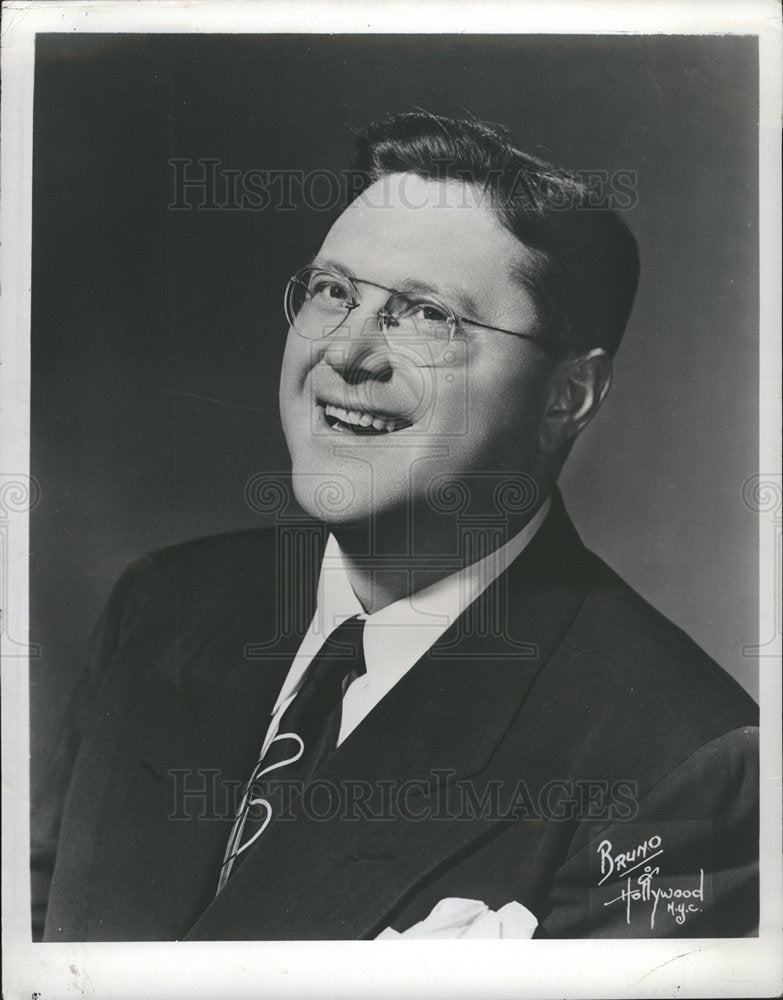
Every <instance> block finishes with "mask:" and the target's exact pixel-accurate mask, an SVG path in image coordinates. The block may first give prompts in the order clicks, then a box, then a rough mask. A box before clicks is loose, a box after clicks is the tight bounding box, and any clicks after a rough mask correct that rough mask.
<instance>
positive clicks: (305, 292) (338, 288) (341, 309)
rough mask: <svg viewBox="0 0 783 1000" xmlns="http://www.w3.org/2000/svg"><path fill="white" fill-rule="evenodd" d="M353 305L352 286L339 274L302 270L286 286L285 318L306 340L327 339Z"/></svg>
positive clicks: (306, 268)
mask: <svg viewBox="0 0 783 1000" xmlns="http://www.w3.org/2000/svg"><path fill="white" fill-rule="evenodd" d="M354 305H355V297H354V290H353V286H352V285H351V283H350V281H348V279H347V278H345V277H344V276H343V275H341V274H337V273H335V272H333V271H325V270H323V269H321V268H315V267H305V268H303V269H302V270H301V271H298V272H297V273H296V274H295V275H294V276H293V278H291V279H290V281H289V282H288V288H287V290H286V300H285V306H286V317H287V319H288V322H289V323H290V324H291V326H293V328H294V329H295V330H296V332H297V333H299V334H301V335H302V336H303V337H307V338H308V339H309V340H318V339H320V338H321V337H327V336H328V335H329V334H330V333H332V331H333V330H336V329H337V327H338V326H339V325H340V324H341V323H342V322H343V321H344V320H345V317H346V316H347V315H348V313H349V312H350V311H351V309H352V308H353V307H354Z"/></svg>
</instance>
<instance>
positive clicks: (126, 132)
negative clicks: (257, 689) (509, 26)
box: [31, 35, 758, 775]
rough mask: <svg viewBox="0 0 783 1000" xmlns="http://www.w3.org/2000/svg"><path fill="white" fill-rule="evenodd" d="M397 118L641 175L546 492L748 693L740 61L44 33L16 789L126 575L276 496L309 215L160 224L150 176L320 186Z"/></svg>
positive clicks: (750, 116)
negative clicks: (25, 699)
mask: <svg viewBox="0 0 783 1000" xmlns="http://www.w3.org/2000/svg"><path fill="white" fill-rule="evenodd" d="M414 107H420V108H423V109H425V110H428V111H432V112H435V113H440V114H446V115H453V116H465V115H469V116H475V117H476V118H478V119H480V120H484V121H490V122H500V123H503V124H505V125H506V126H508V127H509V128H510V129H511V130H512V132H513V134H514V137H515V139H516V142H517V144H518V145H519V146H520V147H521V148H523V149H526V150H527V151H529V152H533V153H535V154H537V155H539V156H541V157H542V158H545V159H549V160H551V161H553V162H555V163H556V164H558V165H561V166H566V167H570V168H572V169H575V170H594V169H602V170H607V171H609V172H612V171H616V170H632V171H635V172H636V174H637V178H638V181H637V191H638V203H637V204H636V206H635V208H633V210H631V211H628V212H627V216H626V217H627V219H628V222H629V224H630V226H631V227H632V229H633V230H634V232H635V233H636V235H637V237H638V239H639V243H640V246H641V253H642V280H641V286H640V290H639V296H638V299H637V304H636V307H635V310H634V313H633V315H632V318H631V324H630V327H629V330H628V333H627V335H626V341H625V343H624V345H623V347H622V348H621V350H620V354H619V356H618V358H617V362H616V366H615V383H614V388H613V390H612V393H611V394H610V396H609V399H608V401H607V403H606V405H605V406H604V409H603V411H602V412H601V413H600V414H599V416H598V418H597V419H596V421H595V422H594V424H593V425H592V426H591V428H590V429H589V430H588V431H587V433H586V434H585V436H584V439H583V440H582V441H581V442H580V443H579V445H578V446H577V448H576V450H575V452H574V454H573V455H572V457H571V458H570V460H569V464H568V467H567V471H566V473H565V475H564V479H563V490H564V494H565V497H566V501H567V503H568V505H569V509H570V511H571V514H572V517H573V518H574V520H575V522H576V524H577V527H578V528H579V529H580V531H581V533H582V536H583V538H584V539H585V541H586V542H587V543H588V544H589V545H590V546H591V547H593V548H595V549H596V550H597V551H598V552H599V553H600V554H601V555H603V556H604V558H606V559H607V561H608V562H610V563H611V564H612V565H613V566H614V567H615V568H616V569H617V570H618V571H619V572H620V573H621V574H622V575H623V576H624V577H625V578H626V579H627V580H628V582H629V583H631V584H632V585H633V586H635V587H636V588H637V589H638V590H640V591H641V593H642V594H643V595H644V596H645V597H647V598H648V600H650V601H651V602H652V603H653V604H654V605H656V606H657V607H658V608H659V609H661V610H662V611H663V612H664V613H665V614H666V615H668V616H669V617H670V618H672V619H673V620H674V621H675V622H677V623H678V624H679V625H681V626H682V627H684V628H685V629H686V630H687V631H688V632H689V633H690V634H691V635H692V636H693V637H694V638H695V639H696V641H697V642H699V643H700V644H701V645H702V646H703V647H704V648H705V649H706V650H707V651H708V652H709V653H711V654H712V655H713V656H714V657H715V658H716V659H718V660H719V661H720V662H721V663H722V664H723V665H724V666H725V667H726V668H727V669H728V670H729V671H730V672H731V673H733V674H734V675H735V676H736V677H737V678H738V679H739V680H740V681H741V683H743V684H744V685H745V686H746V687H748V688H749V689H750V690H751V691H752V692H754V693H755V690H756V662H755V661H754V660H752V659H749V658H747V657H743V655H742V647H743V646H744V645H747V644H753V643H755V642H756V641H757V604H758V597H757V556H756V544H757V539H756V514H755V512H754V511H752V510H749V509H748V508H747V507H746V506H745V505H744V504H743V501H742V486H743V483H744V482H745V481H746V480H747V479H748V478H749V477H750V476H752V475H753V474H754V472H756V470H757V465H758V463H757V431H756V428H757V422H758V402H757V382H758V374H757V362H758V355H757V336H758V311H757V207H756V206H757V148H756V136H757V117H758V116H757V72H756V42H755V39H752V38H739V37H717V36H716V37H667V36H649V37H621V36H612V37H596V36H592V37H588V36H583V37H568V36H503V37H501V36H449V35H445V36H416V35H407V36H406V35H400V36H377V35H375V36H373V35H361V36H328V35H299V36H279V35H278V36H274V35H267V36H236V35H221V36H214V35H213V36H195V35H188V36H184V35H175V36H163V35H77V36H75V35H39V36H38V43H37V57H36V78H35V111H34V202H33V208H34V232H33V287H32V292H33V312H32V366H33V373H32V375H33V383H32V384H33V395H32V432H33V447H32V468H33V474H34V475H35V476H36V478H37V480H38V482H39V484H40V487H41V500H40V503H39V504H38V506H37V507H36V509H35V510H34V512H33V514H32V520H31V560H32V564H31V581H32V583H31V591H32V592H31V630H32V641H34V642H36V643H38V644H39V645H40V657H39V658H38V659H36V660H34V661H33V662H32V666H31V684H32V692H31V694H32V719H31V724H32V751H33V774H34V775H35V774H36V773H37V769H38V767H39V766H40V762H41V760H42V759H44V757H45V753H46V751H47V749H48V747H49V746H50V745H51V741H52V737H53V733H54V731H55V729H56V725H57V721H58V719H59V717H60V715H61V714H62V710H63V708H64V701H65V698H66V697H67V694H68V692H69V690H70V689H71V687H72V685H73V683H74V681H75V678H76V675H77V673H78V671H79V670H80V669H81V668H82V666H83V664H84V662H85V651H86V646H87V639H88V635H89V631H90V629H91V627H92V625H93V623H94V621H95V619H96V618H97V616H98V614H99V612H100V609H101V606H102V604H103V602H104V601H105V599H106V596H107V594H108V591H109V589H110V587H111V585H112V583H113V581H114V580H115V579H116V578H117V576H118V574H119V573H120V572H121V570H122V568H123V567H124V565H125V564H126V563H127V562H128V561H129V560H130V559H132V558H133V557H135V556H136V555H138V554H140V553H141V552H144V551H146V550H149V549H151V548H156V547H159V546H162V545H166V544H169V543H172V542H175V541H178V540H181V539H185V538H191V537H195V536H198V535H203V534H212V533H216V532H221V531H227V530H231V529H234V528H241V527H246V526H254V525H260V524H261V523H262V519H261V517H260V516H259V515H258V514H257V513H254V512H253V510H251V509H250V507H248V505H247V504H246V502H245V499H244V487H245V483H246V482H247V481H248V480H249V479H250V478H251V477H252V476H253V475H254V474H256V473H258V472H261V471H286V470H287V468H288V460H287V455H286V451H285V446H284V442H283V438H282V434H281V432H280V429H279V426H278V417H277V398H276V395H277V385H276V383H277V373H278V369H279V363H280V358H281V354H282V347H283V340H284V333H285V328H286V324H285V321H284V319H283V316H282V310H281V299H282V288H283V285H284V282H285V279H286V278H287V276H288V275H289V274H290V273H291V272H292V271H293V270H295V269H296V268H297V267H298V266H300V265H301V264H302V263H304V262H305V261H306V259H307V258H308V257H309V256H310V255H311V254H312V253H313V252H314V250H315V249H317V246H318V244H319V242H320V239H321V237H322V236H323V234H324V232H325V230H326V228H327V227H328V225H329V223H330V221H331V218H332V216H331V215H328V214H326V213H318V212H314V211H305V210H299V211H289V210H281V209H280V208H277V209H274V210H273V209H267V210H264V211H258V212H253V211H247V210H246V211H211V212H209V211H189V212H175V211H170V210H169V209H168V207H167V206H168V205H169V203H170V202H171V200H172V176H173V171H172V168H171V167H170V166H169V165H168V161H169V159H170V158H172V157H185V158H193V159H195V158H204V157H214V158H216V159H219V160H221V162H222V165H223V167H224V168H229V169H237V170H249V169H252V168H256V169H261V170H270V169H276V170H283V169H295V170H301V171H308V170H313V169H331V170H340V169H342V168H344V167H345V166H346V165H347V158H348V152H349V150H350V145H351V133H352V130H353V129H355V128H358V127H361V126H363V125H365V124H367V123H368V122H369V121H371V120H373V119H374V118H377V117H380V116H383V115H385V114H387V113H391V112H399V111H405V110H410V109H412V108H414ZM693 709H694V711H698V706H693Z"/></svg>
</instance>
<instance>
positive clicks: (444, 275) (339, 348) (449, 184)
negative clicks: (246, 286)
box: [281, 114, 638, 532]
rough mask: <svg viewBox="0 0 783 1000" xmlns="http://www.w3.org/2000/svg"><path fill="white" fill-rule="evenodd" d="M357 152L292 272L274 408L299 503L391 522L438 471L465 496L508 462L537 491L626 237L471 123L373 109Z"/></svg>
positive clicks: (551, 474) (613, 305) (617, 285)
mask: <svg viewBox="0 0 783 1000" xmlns="http://www.w3.org/2000/svg"><path fill="white" fill-rule="evenodd" d="M356 165H357V167H358V169H359V170H360V171H361V173H362V175H363V176H364V178H365V183H364V189H363V191H362V193H361V194H360V195H359V197H358V198H357V199H356V200H355V201H354V202H353V203H352V204H351V205H349V206H348V208H347V209H346V211H345V212H343V214H342V215H341V216H340V217H339V218H338V219H337V221H336V222H335V224H334V225H333V227H332V228H331V230H330V231H329V233H328V235H327V237H326V239H325V241H324V243H323V245H322V247H321V250H320V252H319V254H318V256H317V258H316V260H315V261H313V262H310V263H311V265H312V269H311V270H308V271H305V272H303V273H301V274H299V275H298V276H297V279H296V281H295V282H293V283H292V285H291V286H290V287H289V296H288V314H289V321H290V322H291V329H290V330H289V334H288V343H287V347H286V354H285V359H284V363H283V373H282V380H281V412H282V417H283V426H284V429H285V433H286V438H287V440H288V444H289V449H290V451H291V455H292V459H293V466H294V483H295V488H296V491H297V496H298V498H299V500H300V502H301V503H302V504H303V506H304V507H305V509H307V510H308V511H309V512H310V513H313V514H314V515H316V516H320V517H324V518H325V519H326V520H327V521H331V522H332V523H333V524H335V525H338V524H343V525H345V526H351V525H356V524H360V523H363V522H366V521H367V520H368V519H369V518H370V517H371V516H372V517H374V518H375V519H376V522H377V524H378V525H379V526H381V527H382V526H384V525H390V526H394V527H396V528H397V530H398V531H402V532H404V531H405V530H408V528H409V527H410V519H411V518H413V520H414V521H415V522H417V523H418V522H421V523H423V524H424V525H426V522H427V512H428V510H429V509H432V507H433V494H432V485H433V483H443V482H444V479H445V478H446V477H450V478H451V479H452V480H456V481H458V482H460V483H462V484H463V485H464V486H465V487H466V489H467V491H468V492H469V494H470V503H471V507H472V509H473V511H474V512H475V513H482V512H483V513H485V514H490V513H491V511H490V509H489V508H490V507H492V505H493V504H496V502H497V487H498V485H499V482H500V480H502V478H503V477H506V479H507V480H508V478H509V477H511V478H513V477H514V476H515V475H517V476H519V475H521V476H524V477H529V478H530V479H531V480H533V481H535V483H536V485H537V488H538V490H539V491H540V492H545V491H546V490H548V489H549V487H550V486H551V485H552V483H553V482H554V481H555V479H556V478H557V474H558V472H559V469H560V466H561V465H562V462H563V461H564V459H565V456H566V455H567V453H568V450H569V448H570V446H571V444H572V442H573V440H574V438H575V437H576V435H577V434H578V433H579V432H580V431H581V430H582V428H583V427H584V426H585V425H586V424H587V423H588V422H589V420H590V419H591V417H592V416H593V415H594V413H595V412H596V411H597V409H598V407H599V406H600V404H601V402H602V400H603V398H604V396H605V394H606V391H607V390H608V387H609V381H610V377H611V363H610V356H611V354H613V352H614V351H615V349H616V347H617V344H618V343H619V340H620V337H621V335H622V331H623V328H624V326H625V323H626V321H627V317H628V313H629V311H630V307H631V303H632V299H633V294H634V291H635V287H636V281H637V276H638V258H637V252H636V244H635V242H634V240H633V237H632V236H631V235H630V233H629V232H628V230H627V229H626V228H625V226H624V225H623V223H622V222H620V220H619V219H618V218H617V217H616V216H615V215H614V214H613V213H611V212H609V211H607V210H595V209H591V208H588V205H587V192H586V190H585V189H584V188H583V187H582V186H581V185H580V184H579V183H578V182H577V181H576V180H575V179H574V178H572V177H570V176H569V175H567V174H565V173H563V172H562V171H557V170H555V169H553V168H551V167H548V166H547V165H545V164H542V163H540V162H539V161H537V160H534V159H532V158H530V157H528V156H526V155H524V154H522V153H520V152H518V151H517V150H515V149H514V148H513V147H512V146H511V145H510V143H509V142H508V141H507V139H506V138H505V137H504V136H502V135H501V134H500V133H499V132H497V131H494V130H491V129H488V128H486V127H485V126H482V125H480V124H478V123H475V122H465V121H451V120H449V119H443V118H436V117H434V116H431V115H419V114H415V115H402V116H398V117H396V118H392V119H390V120H388V121H385V122H381V123H378V124H375V125H373V126H371V127H370V128H369V129H368V130H367V131H366V132H365V133H364V134H363V135H362V136H361V137H360V138H359V141H358V158H357V164H356ZM328 484H331V489H330V488H329V485H328ZM436 506H437V504H436Z"/></svg>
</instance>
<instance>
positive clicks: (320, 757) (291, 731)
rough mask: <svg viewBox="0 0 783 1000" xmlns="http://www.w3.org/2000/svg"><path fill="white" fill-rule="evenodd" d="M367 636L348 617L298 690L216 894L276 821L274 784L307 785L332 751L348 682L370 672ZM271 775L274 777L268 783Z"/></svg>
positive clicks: (251, 788)
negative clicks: (271, 795)
mask: <svg viewBox="0 0 783 1000" xmlns="http://www.w3.org/2000/svg"><path fill="white" fill-rule="evenodd" d="M363 633H364V621H362V620H361V619H359V618H357V617H353V618H349V619H348V620H347V621H344V622H343V623H342V625H340V626H338V628H336V629H335V630H334V632H332V634H331V635H330V636H329V638H328V639H327V640H326V642H325V643H324V644H323V646H322V647H321V649H320V650H319V652H318V654H317V655H316V656H315V657H314V658H313V661H312V663H311V664H310V666H309V667H308V669H307V672H306V674H305V677H304V680H303V681H302V684H301V687H300V688H299V691H298V692H297V694H296V696H295V697H294V699H293V701H292V702H291V703H290V704H289V706H288V708H286V710H285V712H283V714H282V716H281V717H280V723H279V725H278V727H277V733H276V734H275V737H274V739H273V740H272V742H271V743H270V744H269V747H268V748H267V751H266V753H265V754H263V756H262V757H260V758H259V760H258V762H257V764H256V766H255V768H254V769H253V773H252V775H251V776H250V780H249V781H248V783H247V785H246V786H245V790H244V793H243V796H242V801H241V802H240V805H239V811H238V813H237V817H236V820H235V821H234V826H233V828H232V830H231V835H230V836H229V839H228V845H227V847H226V853H225V857H224V859H223V867H222V868H221V870H220V880H219V882H218V890H217V891H218V892H220V891H221V889H222V888H223V886H224V885H225V884H226V881H227V880H228V876H229V875H230V874H231V870H232V868H233V867H234V864H235V863H236V862H237V860H238V859H240V858H241V857H242V854H243V853H244V852H245V851H246V850H247V848H248V847H250V845H251V844H252V843H254V842H255V841H256V840H257V839H258V837H260V836H261V834H262V833H263V832H264V830H265V829H266V828H267V826H268V825H269V823H270V822H271V820H272V807H271V805H270V803H269V801H268V800H267V798H266V796H267V795H268V794H269V786H270V785H271V783H272V781H274V780H275V779H276V778H282V779H284V780H285V781H300V782H305V781H307V780H308V779H309V778H310V777H311V776H312V775H313V774H314V773H315V772H316V771H317V770H318V768H319V767H320V766H321V765H322V764H323V763H324V762H325V761H326V760H327V759H328V757H329V756H330V755H331V754H332V753H333V752H334V749H335V747H336V746H337V737H338V736H339V733H340V719H341V716H342V700H343V692H344V691H345V690H346V681H347V683H349V684H350V683H351V681H352V680H354V679H355V678H356V677H359V676H360V675H361V674H363V673H365V672H366V670H367V667H366V664H365V662H364V649H363V645H362V638H363ZM273 773H274V776H275V777H274V778H270V777H269V776H270V775H272V774H273Z"/></svg>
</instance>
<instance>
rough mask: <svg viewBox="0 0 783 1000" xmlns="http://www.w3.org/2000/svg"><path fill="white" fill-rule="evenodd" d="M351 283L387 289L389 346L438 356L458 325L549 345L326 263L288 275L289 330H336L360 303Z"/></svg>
mask: <svg viewBox="0 0 783 1000" xmlns="http://www.w3.org/2000/svg"><path fill="white" fill-rule="evenodd" d="M357 285H369V286H370V287H371V288H379V289H381V291H384V292H388V293H389V298H388V299H387V301H386V304H385V305H384V306H383V308H382V309H381V310H379V312H378V316H377V320H378V327H379V329H380V330H381V331H382V333H383V334H384V336H385V337H386V340H387V342H388V343H389V345H390V346H392V347H397V346H399V345H401V344H414V345H416V344H422V343H426V344H428V345H430V348H431V349H432V350H433V351H435V352H436V353H437V354H442V353H443V351H445V349H446V348H447V347H448V345H449V344H450V343H451V341H452V340H453V339H454V335H455V333H456V331H457V330H458V328H459V327H460V326H463V325H468V326H477V327H479V328H480V329H482V330H494V331H495V332H496V333H507V334H510V335H511V336H513V337H522V338H523V339H524V340H532V341H536V342H537V343H540V344H542V345H543V346H544V347H550V348H551V347H553V346H554V345H553V343H552V341H551V340H550V341H547V340H545V339H544V338H543V337H541V336H540V335H538V334H531V333H520V332H519V331H517V330H504V329H503V328H502V327H499V326H488V325H487V324H486V323H479V322H478V321H477V320H475V319H468V318H467V317H466V316H458V315H457V314H456V313H455V312H454V310H453V309H452V308H451V306H447V305H445V304H444V303H443V302H440V301H439V300H438V299H435V298H432V297H430V296H429V295H419V294H410V293H406V292H400V291H398V290H397V289H395V288H387V287H386V286H385V285H379V284H378V283H377V282H375V281H367V280H366V279H364V278H349V277H347V276H346V275H344V274H341V273H340V272H339V271H333V270H331V269H330V268H326V267H315V266H309V267H303V268H302V269H301V270H299V271H297V272H296V274H295V275H293V277H291V278H289V280H288V285H287V287H286V292H285V314H286V318H287V320H288V322H289V324H290V325H291V326H292V327H293V328H294V330H295V331H296V332H297V333H298V334H299V335H300V336H302V337H305V338H307V340H322V339H323V338H324V337H328V336H329V335H330V334H332V333H334V332H335V330H337V329H339V328H340V327H341V326H342V325H343V323H345V321H346V319H347V318H348V317H349V316H350V315H351V313H352V312H353V310H354V309H357V308H358V307H359V306H360V305H361V296H360V295H359V290H358V288H357V287H356V286H357Z"/></svg>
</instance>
